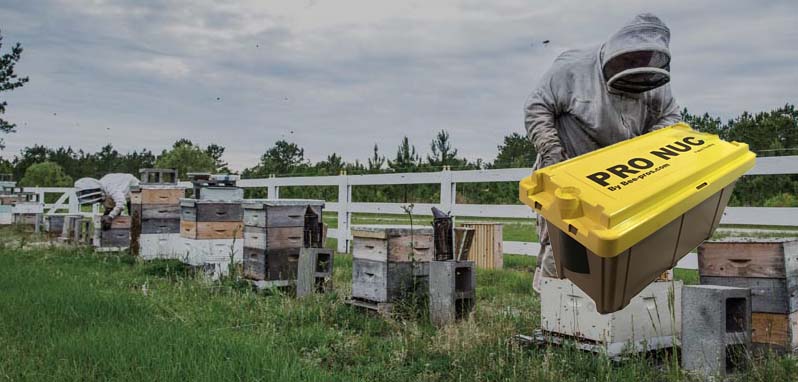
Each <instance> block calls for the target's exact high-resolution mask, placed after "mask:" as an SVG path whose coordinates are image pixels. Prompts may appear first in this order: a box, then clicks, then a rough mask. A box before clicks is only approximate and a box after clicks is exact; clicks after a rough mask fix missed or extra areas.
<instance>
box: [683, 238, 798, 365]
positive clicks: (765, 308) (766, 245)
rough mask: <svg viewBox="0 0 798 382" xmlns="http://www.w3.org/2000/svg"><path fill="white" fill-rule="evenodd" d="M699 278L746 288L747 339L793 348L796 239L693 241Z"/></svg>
mask: <svg viewBox="0 0 798 382" xmlns="http://www.w3.org/2000/svg"><path fill="white" fill-rule="evenodd" d="M698 270H699V274H700V276H701V284H707V285H721V286H730V287H738V288H749V289H751V305H752V306H751V311H752V315H751V319H752V326H751V329H752V332H751V335H752V337H751V341H752V342H753V344H754V345H758V346H764V347H772V348H773V349H775V350H780V351H796V350H798V239H796V238H790V239H764V238H757V239H741V238H728V239H723V240H716V241H710V242H706V243H704V244H702V245H701V246H700V247H698Z"/></svg>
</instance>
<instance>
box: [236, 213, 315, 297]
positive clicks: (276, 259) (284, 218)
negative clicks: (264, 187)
mask: <svg viewBox="0 0 798 382" xmlns="http://www.w3.org/2000/svg"><path fill="white" fill-rule="evenodd" d="M323 208H324V201H322V200H301V199H275V200H266V199H252V200H246V201H245V202H244V204H243V211H244V277H245V278H247V279H250V280H254V281H266V282H280V283H282V284H280V285H285V283H286V282H291V281H294V280H296V278H297V267H298V262H299V251H300V249H301V248H303V247H321V246H322V226H321V220H322V210H323ZM275 285H276V284H275Z"/></svg>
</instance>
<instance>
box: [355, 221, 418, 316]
mask: <svg viewBox="0 0 798 382" xmlns="http://www.w3.org/2000/svg"><path fill="white" fill-rule="evenodd" d="M352 238H353V241H354V243H353V246H352V301H351V302H352V303H354V304H356V305H360V306H364V307H367V308H372V309H378V310H379V309H380V306H379V305H380V304H386V303H387V304H389V303H393V302H395V301H397V300H399V299H402V298H404V297H405V296H406V295H408V294H412V293H426V292H427V290H428V288H429V278H428V277H429V262H430V261H431V260H432V256H433V244H432V243H433V230H432V228H431V227H424V228H412V229H411V228H410V227H404V226H360V227H353V228H352Z"/></svg>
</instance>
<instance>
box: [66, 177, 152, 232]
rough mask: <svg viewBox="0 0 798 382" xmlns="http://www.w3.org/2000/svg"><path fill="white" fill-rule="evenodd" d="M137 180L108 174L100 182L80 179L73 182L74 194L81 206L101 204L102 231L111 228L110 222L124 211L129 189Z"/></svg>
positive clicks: (137, 182)
mask: <svg viewBox="0 0 798 382" xmlns="http://www.w3.org/2000/svg"><path fill="white" fill-rule="evenodd" d="M138 185H139V180H138V179H137V178H136V177H135V176H133V175H130V174H108V175H106V176H104V177H102V178H100V180H97V179H94V178H80V179H78V180H77V181H76V182H75V192H76V193H77V195H78V202H79V203H80V204H81V205H84V204H94V203H102V204H103V206H104V207H105V212H104V213H103V219H102V229H103V230H107V229H109V228H111V222H112V221H113V220H114V219H115V218H116V217H117V216H119V215H120V214H122V211H124V210H125V206H126V205H128V204H129V203H128V202H129V200H130V187H133V186H138Z"/></svg>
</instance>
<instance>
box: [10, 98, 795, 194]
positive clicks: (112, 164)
mask: <svg viewBox="0 0 798 382" xmlns="http://www.w3.org/2000/svg"><path fill="white" fill-rule="evenodd" d="M682 119H683V120H684V121H685V122H687V123H688V124H690V125H691V126H693V128H695V129H696V130H699V131H703V132H709V133H712V134H717V135H719V136H720V137H721V138H723V139H725V140H735V141H740V142H745V143H747V144H748V145H749V146H750V148H751V150H753V151H755V152H756V153H757V155H758V156H777V155H796V154H798V111H796V109H795V107H794V105H790V104H787V105H784V106H782V107H779V108H776V109H774V110H772V111H769V112H760V113H754V114H751V113H747V112H745V113H743V114H741V115H740V116H738V117H736V118H733V119H730V120H728V121H725V122H723V121H721V119H720V118H718V117H713V116H710V115H709V114H706V113H705V114H703V115H694V114H691V113H689V112H688V111H687V110H686V109H685V110H683V112H682ZM428 147H429V149H428V150H425V151H426V153H425V154H422V153H421V150H419V149H417V148H416V146H415V145H413V144H412V143H411V142H410V141H409V139H408V138H407V137H405V138H403V139H402V140H401V141H400V142H399V144H398V145H397V147H396V150H395V152H393V154H391V155H384V154H383V153H382V152H381V151H380V148H379V147H378V145H376V144H375V145H374V147H373V150H372V154H371V156H370V157H369V158H367V159H366V161H364V162H363V161H360V160H355V161H353V162H346V161H344V160H343V159H342V158H341V156H340V155H338V154H336V153H332V154H329V155H328V156H327V157H326V158H325V159H324V160H321V161H318V162H315V163H313V162H311V161H310V160H308V159H307V158H306V157H305V151H304V149H303V148H302V147H300V146H299V145H297V144H296V143H292V142H288V141H285V140H279V141H277V142H275V143H274V145H273V146H271V147H269V148H267V149H266V151H265V152H264V154H263V155H262V156H261V157H260V160H259V161H258V163H257V164H256V165H255V166H253V167H249V168H245V169H244V170H243V171H241V176H242V178H266V177H269V176H272V175H274V176H280V177H283V176H323V175H338V174H340V173H341V172H344V171H345V172H346V173H347V174H349V175H357V174H381V173H404V172H429V171H440V170H441V169H442V168H443V167H444V166H449V167H450V168H451V169H452V170H475V169H499V168H518V167H532V165H533V164H534V162H535V157H536V153H535V148H534V146H533V145H532V144H531V143H530V142H529V140H528V139H527V138H526V136H524V135H522V134H519V133H513V134H510V135H508V136H505V137H504V139H503V142H502V144H500V145H499V146H498V147H497V149H498V152H497V155H496V158H494V159H493V160H492V161H490V162H487V161H483V160H482V159H476V160H469V159H467V158H465V157H463V156H461V155H460V154H459V151H458V149H457V148H456V147H455V145H454V143H453V142H452V137H451V136H450V135H449V133H448V132H447V131H445V130H442V131H440V132H438V133H437V134H436V136H435V138H434V139H433V140H432V142H430V144H429V146H428ZM224 153H225V148H224V147H222V146H219V145H215V144H212V145H209V146H207V147H200V146H199V145H196V144H194V143H193V142H191V141H190V140H188V139H180V140H178V141H177V142H175V143H174V144H173V145H172V147H171V148H169V149H167V150H163V151H162V152H161V153H160V154H155V153H153V152H152V151H150V150H147V149H144V150H141V151H132V152H127V153H120V152H119V151H117V150H116V149H114V147H113V146H112V145H111V144H108V145H106V146H105V147H103V148H101V149H100V150H99V151H97V152H95V153H90V152H86V151H83V150H74V149H72V148H71V147H66V148H64V147H59V148H49V147H45V146H41V145H34V146H31V147H26V148H24V149H22V150H21V151H20V153H19V154H17V155H16V156H14V157H13V158H12V159H10V160H6V159H0V173H11V174H13V176H14V178H15V179H17V180H18V181H19V184H20V185H23V186H42V187H47V186H51V187H52V186H71V185H72V182H73V181H74V180H76V179H78V178H81V177H84V176H90V177H97V178H99V177H101V176H103V175H105V174H107V173H112V172H125V173H131V174H134V175H137V174H138V171H139V169H141V168H148V167H163V168H176V169H177V170H178V172H179V174H181V178H183V179H185V177H186V174H187V173H189V172H212V173H230V172H231V170H230V168H229V167H228V164H227V163H225V162H224V160H223V156H224ZM517 187H518V186H517V183H515V182H501V183H470V184H458V185H457V191H458V193H457V202H458V203H471V204H513V203H518V196H517V189H518V188H517ZM439 193H440V189H439V186H438V185H437V184H429V185H385V186H358V187H355V188H354V189H353V195H352V197H353V200H354V201H358V202H427V203H429V202H437V201H438V200H439ZM247 194H248V196H249V197H265V195H266V193H265V190H258V189H252V190H247ZM796 194H798V175H769V176H753V177H744V178H743V179H741V180H740V181H739V182H738V183H737V186H736V188H735V193H734V195H733V197H732V201H731V202H730V203H731V204H732V205H750V206H798V198H796ZM336 195H337V187H334V186H330V187H283V188H281V190H280V197H282V198H318V199H325V200H328V201H333V200H335V198H336Z"/></svg>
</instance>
